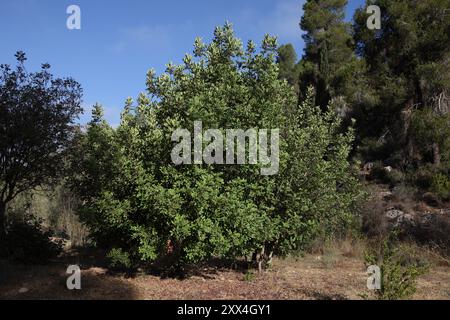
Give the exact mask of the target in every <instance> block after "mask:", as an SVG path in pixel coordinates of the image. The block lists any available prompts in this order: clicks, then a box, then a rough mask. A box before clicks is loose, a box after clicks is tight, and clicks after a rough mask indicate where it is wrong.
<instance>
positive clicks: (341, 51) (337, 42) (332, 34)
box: [300, 0, 356, 109]
mask: <svg viewBox="0 0 450 320" xmlns="http://www.w3.org/2000/svg"><path fill="white" fill-rule="evenodd" d="M346 5H347V0H308V1H307V2H306V3H305V5H304V7H303V9H304V15H303V17H302V19H301V22H300V27H301V29H302V30H303V31H304V32H305V34H304V35H303V36H302V37H303V40H304V41H305V45H306V47H305V52H304V55H303V58H302V61H301V63H300V66H301V68H300V69H301V71H300V93H301V95H300V98H304V97H305V96H306V92H307V89H308V87H309V86H310V85H312V86H314V88H315V89H316V104H317V105H320V106H321V107H322V109H326V106H327V105H328V104H329V103H330V101H331V99H332V98H334V97H337V96H340V95H346V94H347V92H346V90H345V84H346V83H347V82H348V80H349V79H351V78H352V76H351V70H348V69H349V68H350V69H352V68H353V67H352V64H354V63H356V61H355V55H354V52H353V41H352V36H351V32H350V30H351V26H350V24H348V23H346V22H345V21H344V17H345V6H346Z"/></svg>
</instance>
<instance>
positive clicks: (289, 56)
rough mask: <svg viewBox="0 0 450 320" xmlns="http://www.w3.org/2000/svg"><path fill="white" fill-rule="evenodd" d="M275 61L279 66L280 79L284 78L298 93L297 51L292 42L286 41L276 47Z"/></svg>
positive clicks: (298, 66)
mask: <svg viewBox="0 0 450 320" xmlns="http://www.w3.org/2000/svg"><path fill="white" fill-rule="evenodd" d="M277 63H278V67H279V68H280V71H279V72H280V79H286V81H287V82H288V83H289V84H290V85H292V86H293V87H294V88H295V91H296V93H297V94H298V90H299V79H298V77H299V71H300V70H299V68H300V65H299V64H298V63H297V53H296V52H295V49H294V46H293V45H292V44H290V43H288V44H285V45H282V46H280V48H278V57H277Z"/></svg>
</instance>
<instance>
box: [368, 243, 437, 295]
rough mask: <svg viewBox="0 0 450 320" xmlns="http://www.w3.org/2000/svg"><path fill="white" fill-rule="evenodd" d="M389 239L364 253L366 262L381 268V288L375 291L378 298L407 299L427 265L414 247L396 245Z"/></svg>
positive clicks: (412, 293) (414, 290)
mask: <svg viewBox="0 0 450 320" xmlns="http://www.w3.org/2000/svg"><path fill="white" fill-rule="evenodd" d="M396 245H397V244H395V243H393V242H391V240H386V241H384V242H383V243H382V244H381V245H376V246H375V247H376V249H374V248H372V249H371V250H370V251H369V252H367V253H366V257H365V260H366V264H367V266H369V265H377V266H379V267H380V270H381V289H380V290H376V291H375V296H376V298H377V299H379V300H400V299H408V298H410V297H412V296H413V295H414V293H415V292H416V282H417V278H418V277H419V276H421V275H423V274H424V273H426V272H427V270H428V265H427V263H426V262H425V261H423V260H422V259H421V258H420V256H419V255H418V253H417V251H416V250H415V248H413V247H411V246H408V245H397V247H396Z"/></svg>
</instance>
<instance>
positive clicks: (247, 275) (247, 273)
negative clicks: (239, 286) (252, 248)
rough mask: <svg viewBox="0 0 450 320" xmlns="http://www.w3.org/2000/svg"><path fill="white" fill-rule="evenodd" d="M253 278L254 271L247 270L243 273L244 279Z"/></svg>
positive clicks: (248, 280) (247, 280)
mask: <svg viewBox="0 0 450 320" xmlns="http://www.w3.org/2000/svg"><path fill="white" fill-rule="evenodd" d="M254 279H255V273H254V272H253V271H252V270H247V272H246V273H245V274H244V281H246V282H252V281H253V280H254Z"/></svg>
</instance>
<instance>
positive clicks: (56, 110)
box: [0, 52, 82, 246]
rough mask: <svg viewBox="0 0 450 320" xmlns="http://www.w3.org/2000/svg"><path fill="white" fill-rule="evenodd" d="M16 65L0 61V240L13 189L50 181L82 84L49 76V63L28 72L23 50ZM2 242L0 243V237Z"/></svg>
mask: <svg viewBox="0 0 450 320" xmlns="http://www.w3.org/2000/svg"><path fill="white" fill-rule="evenodd" d="M16 58H17V66H16V67H15V68H11V67H10V66H9V65H4V64H2V65H0V128H1V130H0V167H1V169H0V242H2V241H3V240H4V237H5V226H6V205H7V204H8V203H10V202H11V201H12V200H13V199H14V198H15V197H16V196H17V195H18V194H20V193H22V192H24V191H28V190H32V189H33V188H36V187H38V186H41V185H45V184H50V183H52V182H54V180H55V178H57V177H58V176H59V174H60V173H61V171H62V170H63V165H64V161H63V159H64V155H65V151H66V150H67V148H68V146H69V144H70V142H71V139H72V137H73V133H74V130H75V126H74V122H75V120H76V119H77V117H78V115H79V114H80V113H81V110H82V108H81V95H82V90H81V86H80V85H79V84H78V83H77V82H76V81H74V80H73V79H70V78H68V79H59V78H54V77H53V75H52V74H51V73H50V72H49V69H50V65H48V64H43V65H42V68H41V70H40V71H38V72H34V73H31V72H28V71H27V70H26V68H25V61H26V60H27V59H26V57H25V54H24V53H23V52H17V54H16ZM0 246H1V243H0Z"/></svg>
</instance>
